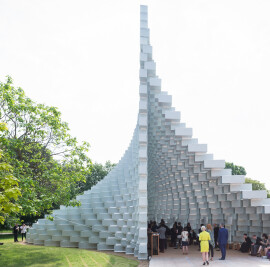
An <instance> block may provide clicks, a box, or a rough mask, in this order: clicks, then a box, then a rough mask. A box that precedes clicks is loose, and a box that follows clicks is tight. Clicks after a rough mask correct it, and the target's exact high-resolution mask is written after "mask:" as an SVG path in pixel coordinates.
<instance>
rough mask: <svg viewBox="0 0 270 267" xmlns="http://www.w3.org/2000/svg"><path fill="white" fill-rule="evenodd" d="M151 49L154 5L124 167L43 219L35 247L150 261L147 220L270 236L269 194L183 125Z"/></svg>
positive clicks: (34, 233) (144, 27)
mask: <svg viewBox="0 0 270 267" xmlns="http://www.w3.org/2000/svg"><path fill="white" fill-rule="evenodd" d="M155 70H156V65H155V62H154V61H153V59H152V47H151V46H150V43H149V29H148V23H147V7H146V6H141V21H140V103H139V114H138V122H137V126H136V128H135V131H134V135H133V138H132V141H131V143H130V146H129V148H128V149H127V151H126V152H125V154H124V156H123V157H122V159H121V160H120V161H119V163H118V165H117V166H116V167H115V168H114V169H113V170H112V171H111V172H110V173H109V174H108V175H107V176H106V177H105V178H104V179H103V180H102V181H100V182H99V183H98V184H96V185H95V186H93V187H92V189H91V190H89V191H86V192H85V193H84V194H83V195H81V196H78V197H77V199H78V200H80V201H81V203H82V205H81V206H80V207H61V208H60V210H56V211H54V212H53V217H54V221H49V220H47V219H41V220H38V223H36V224H34V225H33V228H31V229H30V232H29V234H28V237H27V242H28V243H33V244H37V245H45V246H61V247H79V248H86V249H87V248H88V249H97V250H114V251H116V252H125V253H127V254H134V255H135V256H136V257H138V258H139V259H146V258H147V220H156V221H159V220H160V219H162V218H163V219H165V221H167V223H168V224H169V226H171V224H172V223H173V222H174V221H181V222H182V223H184V224H185V223H187V222H190V223H191V226H192V227H193V228H195V229H198V227H199V225H200V223H202V222H204V223H206V222H209V223H212V224H213V223H220V222H225V224H226V225H228V226H230V236H231V237H232V241H239V240H240V239H241V238H242V234H243V233H244V232H247V233H249V234H252V233H255V234H261V233H262V232H266V233H269V232H270V201H269V199H267V198H266V193H267V192H266V191H252V188H251V185H250V184H244V181H245V177H244V176H241V175H231V170H229V169H224V167H225V161H224V160H214V159H213V155H212V154H207V146H206V145H205V144H199V143H198V140H197V139H194V138H192V129H191V128H186V126H185V124H184V123H183V122H180V112H178V111H175V109H174V108H173V107H172V106H171V103H172V97H171V96H169V95H168V94H167V93H166V92H162V91H161V80H160V79H159V78H158V77H157V76H156V71H155Z"/></svg>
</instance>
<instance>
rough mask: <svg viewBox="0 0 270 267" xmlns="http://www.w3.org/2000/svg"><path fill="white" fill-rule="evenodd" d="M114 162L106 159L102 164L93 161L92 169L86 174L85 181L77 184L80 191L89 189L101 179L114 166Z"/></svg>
mask: <svg viewBox="0 0 270 267" xmlns="http://www.w3.org/2000/svg"><path fill="white" fill-rule="evenodd" d="M115 166H116V164H114V163H111V162H110V161H106V163H105V164H104V165H102V164H100V163H94V164H93V165H92V171H91V173H90V174H87V176H86V182H85V183H80V184H79V185H78V186H79V188H80V192H81V193H82V192H84V191H86V190H89V189H91V187H92V186H93V185H95V184H96V183H97V182H99V181H100V180H102V179H103V178H104V177H105V176H106V175H107V174H108V173H109V172H110V171H111V170H112V169H113V168H114V167H115Z"/></svg>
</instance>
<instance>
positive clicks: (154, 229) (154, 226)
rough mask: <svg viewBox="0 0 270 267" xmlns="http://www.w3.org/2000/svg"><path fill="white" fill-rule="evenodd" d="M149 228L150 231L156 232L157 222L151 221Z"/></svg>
mask: <svg viewBox="0 0 270 267" xmlns="http://www.w3.org/2000/svg"><path fill="white" fill-rule="evenodd" d="M151 230H152V232H154V233H156V232H157V223H156V221H153V223H152V227H151Z"/></svg>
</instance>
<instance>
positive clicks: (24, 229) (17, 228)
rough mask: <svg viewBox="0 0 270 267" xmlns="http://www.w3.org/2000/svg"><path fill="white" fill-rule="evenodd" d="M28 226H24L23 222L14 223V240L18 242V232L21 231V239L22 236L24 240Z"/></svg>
mask: <svg viewBox="0 0 270 267" xmlns="http://www.w3.org/2000/svg"><path fill="white" fill-rule="evenodd" d="M28 228H29V226H26V225H25V224H23V225H21V226H18V224H17V223H16V224H15V226H14V227H13V235H14V242H19V241H18V234H19V233H21V235H22V241H23V238H24V239H25V240H26V232H27V229H28Z"/></svg>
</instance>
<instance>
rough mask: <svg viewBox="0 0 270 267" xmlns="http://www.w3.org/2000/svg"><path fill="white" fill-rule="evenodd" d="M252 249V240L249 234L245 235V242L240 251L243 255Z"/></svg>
mask: <svg viewBox="0 0 270 267" xmlns="http://www.w3.org/2000/svg"><path fill="white" fill-rule="evenodd" d="M250 247H251V239H250V238H249V237H248V235H247V234H244V242H243V243H242V244H241V247H240V251H241V252H242V253H245V252H249V250H250Z"/></svg>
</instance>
